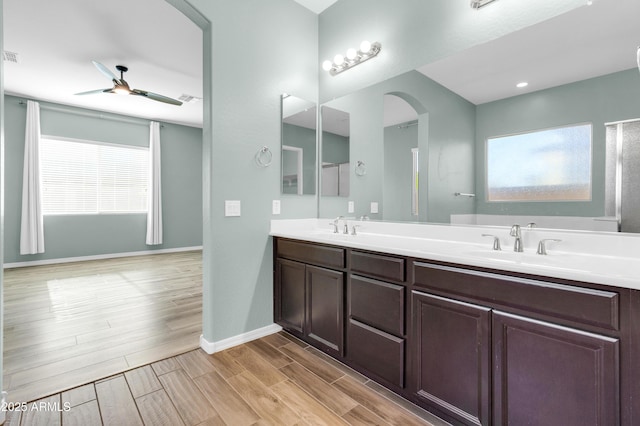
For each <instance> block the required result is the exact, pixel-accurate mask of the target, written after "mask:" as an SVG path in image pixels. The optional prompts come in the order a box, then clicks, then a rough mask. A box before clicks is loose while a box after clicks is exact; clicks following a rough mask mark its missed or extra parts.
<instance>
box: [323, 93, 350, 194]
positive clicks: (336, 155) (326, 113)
mask: <svg viewBox="0 0 640 426" xmlns="http://www.w3.org/2000/svg"><path fill="white" fill-rule="evenodd" d="M321 111H322V174H321V179H322V180H321V188H322V195H323V196H337V197H347V196H349V186H350V184H349V183H350V177H351V170H350V165H349V164H350V163H349V133H350V125H349V114H348V113H346V112H344V111H340V110H337V109H334V108H330V107H326V106H323V107H322V110H321Z"/></svg>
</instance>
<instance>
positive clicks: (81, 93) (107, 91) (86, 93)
mask: <svg viewBox="0 0 640 426" xmlns="http://www.w3.org/2000/svg"><path fill="white" fill-rule="evenodd" d="M112 90H113V89H97V90H89V91H88V92H80V93H76V95H95V94H97V93H109V92H111V91H112Z"/></svg>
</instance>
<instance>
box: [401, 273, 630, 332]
mask: <svg viewBox="0 0 640 426" xmlns="http://www.w3.org/2000/svg"><path fill="white" fill-rule="evenodd" d="M413 281H414V282H413V284H414V285H416V286H420V287H425V288H429V289H434V290H440V291H444V292H446V293H448V294H452V295H456V296H462V297H472V298H473V299H474V300H478V301H484V302H486V303H487V304H489V306H495V305H496V304H498V305H500V306H506V307H511V308H515V309H522V310H526V311H527V312H528V313H538V314H542V315H545V316H553V317H555V318H558V319H563V320H566V321H569V322H572V323H579V324H590V325H594V326H597V327H602V328H606V329H610V330H619V329H620V325H619V317H620V313H619V305H620V295H619V294H618V293H615V292H610V291H603V290H593V289H588V288H581V287H574V286H571V285H565V284H558V283H552V282H546V281H539V280H534V279H528V278H519V277H510V276H504V275H499V274H494V273H490V272H482V271H473V270H468V269H460V268H454V267H450V266H443V265H435V264H431V263H425V262H413Z"/></svg>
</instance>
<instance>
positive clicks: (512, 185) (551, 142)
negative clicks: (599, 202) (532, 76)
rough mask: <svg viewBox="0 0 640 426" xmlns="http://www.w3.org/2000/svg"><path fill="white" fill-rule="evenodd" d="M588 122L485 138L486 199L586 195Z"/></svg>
mask: <svg viewBox="0 0 640 426" xmlns="http://www.w3.org/2000/svg"><path fill="white" fill-rule="evenodd" d="M591 135H592V126H591V124H578V125H572V126H565V127H557V128H551V129H545V130H539V131H534V132H528V133H521V134H515V135H509V136H499V137H493V138H488V139H487V143H486V153H487V164H486V170H487V181H486V182H487V201H490V202H491V201H493V202H496V201H498V202H505V201H590V200H591V145H592V144H591V139H592V137H591Z"/></svg>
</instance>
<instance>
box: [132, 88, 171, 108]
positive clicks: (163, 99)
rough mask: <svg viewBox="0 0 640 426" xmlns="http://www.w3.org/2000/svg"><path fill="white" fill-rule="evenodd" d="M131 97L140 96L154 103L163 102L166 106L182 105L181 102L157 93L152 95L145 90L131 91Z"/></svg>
mask: <svg viewBox="0 0 640 426" xmlns="http://www.w3.org/2000/svg"><path fill="white" fill-rule="evenodd" d="M131 94H132V95H140V96H144V97H146V98H149V99H152V100H154V101H158V102H164V103H167V104H171V105H178V106H179V105H182V102H180V101H178V100H176V99H173V98H169V97H167V96H162V95H158V94H157V93H152V92H147V91H146V90H139V89H133V90H132V91H131Z"/></svg>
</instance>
